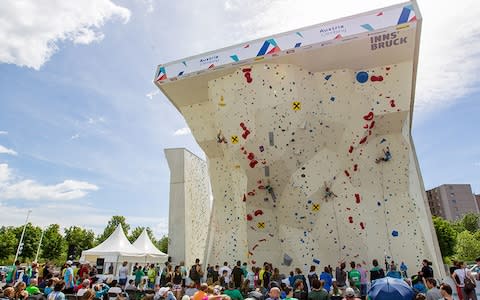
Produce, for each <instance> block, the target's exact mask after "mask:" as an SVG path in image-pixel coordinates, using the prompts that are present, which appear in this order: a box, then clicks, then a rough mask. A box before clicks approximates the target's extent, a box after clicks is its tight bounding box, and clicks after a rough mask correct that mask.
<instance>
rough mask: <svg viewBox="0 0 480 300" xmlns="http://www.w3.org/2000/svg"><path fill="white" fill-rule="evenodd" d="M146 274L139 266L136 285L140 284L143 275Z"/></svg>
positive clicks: (136, 271) (136, 273) (136, 272)
mask: <svg viewBox="0 0 480 300" xmlns="http://www.w3.org/2000/svg"><path fill="white" fill-rule="evenodd" d="M144 276H145V272H143V270H142V268H141V267H139V266H137V269H136V270H135V285H136V286H139V285H140V282H141V281H142V279H143V277H144Z"/></svg>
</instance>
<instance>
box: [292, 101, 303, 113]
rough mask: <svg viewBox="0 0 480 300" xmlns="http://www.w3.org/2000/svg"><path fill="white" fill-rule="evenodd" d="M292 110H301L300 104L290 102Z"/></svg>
mask: <svg viewBox="0 0 480 300" xmlns="http://www.w3.org/2000/svg"><path fill="white" fill-rule="evenodd" d="M292 109H293V110H294V111H297V110H301V109H302V104H301V103H300V102H298V101H293V102H292Z"/></svg>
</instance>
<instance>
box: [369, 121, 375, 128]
mask: <svg viewBox="0 0 480 300" xmlns="http://www.w3.org/2000/svg"><path fill="white" fill-rule="evenodd" d="M374 126H375V121H372V123H370V127H369V128H370V129H372V128H373V127H374Z"/></svg>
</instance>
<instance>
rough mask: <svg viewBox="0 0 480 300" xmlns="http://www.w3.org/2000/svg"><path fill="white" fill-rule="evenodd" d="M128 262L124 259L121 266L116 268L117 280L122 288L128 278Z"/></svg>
mask: <svg viewBox="0 0 480 300" xmlns="http://www.w3.org/2000/svg"><path fill="white" fill-rule="evenodd" d="M127 266H128V262H126V261H124V262H123V263H122V266H121V267H120V268H119V269H118V282H119V283H120V286H121V287H122V289H124V288H125V285H126V284H127V278H128V267H127Z"/></svg>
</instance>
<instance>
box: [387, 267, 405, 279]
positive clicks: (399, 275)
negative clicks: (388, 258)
mask: <svg viewBox="0 0 480 300" xmlns="http://www.w3.org/2000/svg"><path fill="white" fill-rule="evenodd" d="M386 276H387V277H391V278H397V279H402V273H400V272H399V271H398V270H397V266H396V265H395V264H390V270H388V272H387V275H386Z"/></svg>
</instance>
